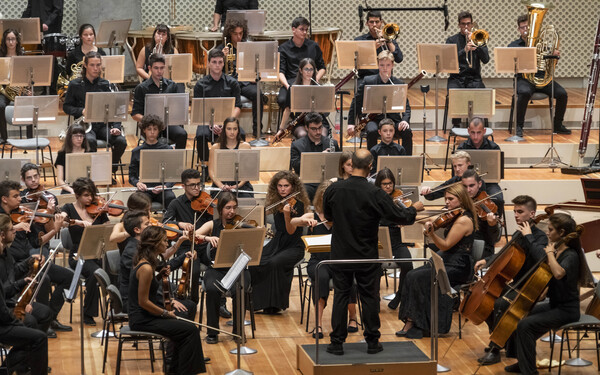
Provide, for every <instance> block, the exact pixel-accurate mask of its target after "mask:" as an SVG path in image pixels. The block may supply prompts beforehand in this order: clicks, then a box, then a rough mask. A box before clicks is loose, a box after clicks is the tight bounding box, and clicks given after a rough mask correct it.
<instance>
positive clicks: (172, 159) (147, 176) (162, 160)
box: [140, 110, 187, 211]
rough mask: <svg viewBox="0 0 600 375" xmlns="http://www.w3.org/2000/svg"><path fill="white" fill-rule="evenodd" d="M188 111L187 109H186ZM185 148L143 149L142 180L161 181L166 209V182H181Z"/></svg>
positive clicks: (141, 152) (141, 153)
mask: <svg viewBox="0 0 600 375" xmlns="http://www.w3.org/2000/svg"><path fill="white" fill-rule="evenodd" d="M186 112H187V110H186ZM185 153H186V151H185V150H173V149H166V150H141V151H140V181H144V182H160V184H161V185H162V187H163V189H161V194H162V209H163V211H164V210H165V189H164V188H165V183H167V182H175V183H177V182H180V181H181V173H182V172H183V170H184V169H185Z"/></svg>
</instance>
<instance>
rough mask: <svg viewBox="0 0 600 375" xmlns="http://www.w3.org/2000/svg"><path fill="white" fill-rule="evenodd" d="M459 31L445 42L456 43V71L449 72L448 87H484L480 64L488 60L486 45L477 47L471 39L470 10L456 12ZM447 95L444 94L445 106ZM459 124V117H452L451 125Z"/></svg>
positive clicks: (471, 17)
mask: <svg viewBox="0 0 600 375" xmlns="http://www.w3.org/2000/svg"><path fill="white" fill-rule="evenodd" d="M458 28H459V30H460V32H459V33H458V34H454V35H452V36H451V37H449V38H448V39H446V44H456V49H457V51H458V73H451V74H450V77H449V78H448V86H447V87H448V89H456V88H485V85H484V84H483V81H482V80H481V64H482V63H483V64H487V63H488V62H489V61H490V54H489V52H488V48H487V46H481V47H477V46H476V45H475V44H474V43H473V41H472V40H471V30H472V28H473V16H472V15H471V13H470V12H460V13H459V14H458ZM447 106H448V96H446V107H447ZM459 125H460V118H453V119H452V126H453V127H456V126H459Z"/></svg>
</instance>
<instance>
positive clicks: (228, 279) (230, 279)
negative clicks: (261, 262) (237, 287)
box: [221, 253, 251, 290]
mask: <svg viewBox="0 0 600 375" xmlns="http://www.w3.org/2000/svg"><path fill="white" fill-rule="evenodd" d="M250 259H251V258H250V256H249V255H248V254H246V253H241V254H240V256H239V257H238V258H237V259H236V260H235V262H234V263H233V265H232V266H231V268H229V271H227V274H225V276H223V279H221V285H223V287H224V288H225V289H226V290H230V289H231V287H232V286H233V284H234V283H235V281H236V280H237V278H238V276H239V275H240V274H241V273H242V272H244V270H245V269H246V266H247V265H248V263H249V262H250Z"/></svg>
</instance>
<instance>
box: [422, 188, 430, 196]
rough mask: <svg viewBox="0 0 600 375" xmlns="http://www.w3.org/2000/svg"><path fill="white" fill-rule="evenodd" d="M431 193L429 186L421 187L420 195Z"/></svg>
mask: <svg viewBox="0 0 600 375" xmlns="http://www.w3.org/2000/svg"><path fill="white" fill-rule="evenodd" d="M429 193H431V188H430V187H429V186H423V187H422V188H421V195H427V194H429Z"/></svg>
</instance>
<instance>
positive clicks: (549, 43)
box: [523, 1, 560, 87]
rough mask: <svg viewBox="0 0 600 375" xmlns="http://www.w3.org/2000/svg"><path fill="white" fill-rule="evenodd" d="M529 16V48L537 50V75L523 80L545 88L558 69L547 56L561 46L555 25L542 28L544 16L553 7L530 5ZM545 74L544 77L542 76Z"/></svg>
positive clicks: (554, 62)
mask: <svg viewBox="0 0 600 375" xmlns="http://www.w3.org/2000/svg"><path fill="white" fill-rule="evenodd" d="M523 4H525V5H526V6H527V15H528V17H527V18H528V21H529V31H528V32H527V45H526V46H527V47H535V48H536V57H537V68H538V72H537V73H524V74H523V78H525V79H526V80H528V81H529V82H531V83H533V84H534V85H535V86H536V87H544V86H546V85H547V84H549V83H550V81H552V77H554V70H555V68H556V62H557V60H555V59H546V58H544V57H545V56H550V55H554V53H555V52H556V51H557V50H558V47H559V45H560V39H559V36H558V33H557V32H556V30H555V29H554V26H553V25H548V26H546V27H544V28H542V22H543V20H544V15H546V12H547V11H548V10H549V9H552V8H553V7H552V6H551V5H548V4H544V3H542V2H535V3H528V2H525V1H524V2H523ZM542 73H543V77H542V76H541V75H542Z"/></svg>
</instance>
